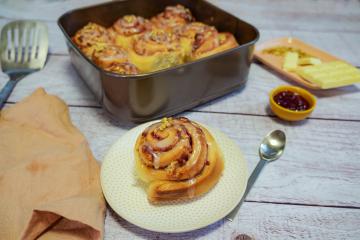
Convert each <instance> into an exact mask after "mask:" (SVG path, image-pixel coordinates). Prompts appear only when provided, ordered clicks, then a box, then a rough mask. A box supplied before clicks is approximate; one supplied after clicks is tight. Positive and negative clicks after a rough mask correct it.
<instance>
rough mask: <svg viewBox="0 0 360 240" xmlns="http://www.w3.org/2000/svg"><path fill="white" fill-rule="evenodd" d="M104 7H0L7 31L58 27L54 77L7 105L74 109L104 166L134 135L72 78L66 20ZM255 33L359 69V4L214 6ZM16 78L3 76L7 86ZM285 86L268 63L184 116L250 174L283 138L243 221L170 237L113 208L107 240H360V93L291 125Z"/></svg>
mask: <svg viewBox="0 0 360 240" xmlns="http://www.w3.org/2000/svg"><path fill="white" fill-rule="evenodd" d="M98 2H100V1H97V0H88V1H86V0H73V1H70V0H69V1H60V0H58V1H57V0H33V1H26V0H17V1H11V0H0V26H2V25H4V24H5V23H7V22H9V21H11V20H14V19H38V20H42V21H45V22H46V23H47V24H48V26H49V33H50V55H49V58H48V62H47V64H46V66H45V68H44V69H43V70H42V71H40V72H37V73H34V74H32V75H29V76H28V77H26V78H25V79H24V80H22V81H21V82H20V83H19V84H18V86H17V87H16V89H15V91H14V92H13V94H12V95H11V97H10V99H9V101H8V105H11V104H13V103H15V102H17V101H20V100H21V99H22V98H23V97H25V96H27V95H29V94H30V93H31V92H32V91H33V90H35V89H36V88H37V87H40V86H41V87H44V88H45V89H46V90H47V91H48V92H49V93H52V94H56V95H58V96H59V97H61V98H62V99H64V100H65V101H66V103H67V104H68V105H69V106H70V112H71V117H72V120H73V121H74V124H75V125H76V126H77V127H78V128H79V129H80V130H81V131H82V132H83V133H84V134H85V136H86V137H87V139H88V141H89V143H90V146H91V149H92V150H93V152H94V154H95V156H96V158H97V159H98V160H99V161H100V162H101V161H102V158H103V157H104V155H105V153H106V151H107V150H108V149H109V147H110V146H111V144H112V143H113V142H114V141H115V140H117V139H118V138H119V137H121V136H122V135H123V134H124V133H125V132H126V131H127V130H128V129H129V128H130V127H131V126H130V125H128V126H123V125H119V124H118V123H116V122H114V121H112V120H110V118H109V116H108V115H107V114H106V113H105V112H104V111H103V110H102V109H101V107H100V106H99V104H98V103H97V102H96V101H95V99H94V98H93V96H92V94H91V93H90V92H89V90H88V89H87V88H86V86H85V85H84V84H83V83H82V81H81V79H80V78H79V77H78V75H77V74H76V72H75V70H74V69H73V67H72V65H71V63H70V59H69V56H68V54H67V49H66V46H65V41H64V38H63V36H62V34H61V32H60V30H59V28H58V27H57V23H56V21H57V18H58V17H59V16H60V15H61V14H63V13H64V12H65V11H68V10H70V9H73V8H77V7H81V6H86V5H91V4H94V3H98ZM211 2H213V3H214V4H216V5H218V6H220V7H221V8H223V9H225V10H227V11H229V12H231V13H233V14H234V15H236V16H238V17H239V18H242V19H244V20H246V21H248V22H250V23H252V24H253V25H255V26H256V27H257V28H258V29H259V31H260V34H261V37H260V40H259V42H263V41H266V40H268V39H271V38H275V37H283V36H293V37H298V38H300V39H302V40H304V41H305V42H308V43H310V44H313V45H314V46H317V47H319V48H321V49H323V50H326V51H328V52H330V53H331V54H333V55H335V56H337V57H340V58H342V59H344V60H347V61H349V62H350V63H352V64H353V65H355V66H357V67H360V1H356V0H346V1H345V0H343V1H341V0H339V1H336V0H316V1H315V0H307V1H305V0H293V1H286V0H277V1H270V0H253V1H251V0H241V1H238V0H212V1H211ZM6 81H7V76H6V75H4V74H1V75H0V87H2V86H3V84H5V82H6ZM282 84H291V83H290V82H287V81H286V79H283V78H281V77H279V76H278V75H277V74H276V73H274V72H272V71H271V70H269V69H267V68H265V67H264V66H262V65H261V64H259V63H255V64H253V65H252V67H251V71H250V75H249V81H248V83H247V85H246V86H245V88H243V89H242V90H239V91H236V92H234V93H232V94H229V95H227V96H225V97H222V98H220V99H217V100H215V101H212V102H210V103H207V104H205V105H202V106H199V107H197V108H195V109H192V110H190V111H187V112H185V113H183V114H182V115H184V116H186V117H189V118H191V119H194V120H197V121H200V122H203V123H205V124H207V125H210V126H213V127H216V128H219V129H220V130H222V131H223V132H225V133H226V134H227V135H228V136H229V137H230V138H232V139H233V140H234V141H236V143H237V144H238V145H239V147H240V148H241V149H242V151H243V153H244V155H245V157H246V159H247V161H248V165H249V171H251V170H252V169H253V168H254V166H255V164H256V162H257V161H258V156H257V148H258V145H259V142H260V141H261V139H262V137H263V136H264V135H265V134H266V133H267V132H269V131H271V130H273V129H282V130H284V131H285V132H286V134H287V137H288V145H287V147H286V151H285V154H284V156H283V157H282V158H281V159H280V160H279V161H277V162H274V163H272V164H270V165H268V166H267V167H266V168H265V169H264V171H263V172H262V174H261V176H260V178H259V179H258V181H257V182H256V184H255V186H254V188H253V189H252V191H251V193H250V194H249V195H248V197H247V199H246V201H245V203H244V204H243V206H242V208H241V210H240V212H239V213H238V215H237V217H236V219H235V221H234V222H232V223H231V222H228V221H226V220H220V221H218V222H217V223H215V224H213V225H211V226H208V227H207V228H204V229H200V230H197V231H193V232H189V233H183V234H161V233H154V232H150V231H147V230H143V229H141V228H139V227H137V226H134V225H132V224H130V223H128V222H126V221H125V220H123V219H122V218H121V217H119V216H118V215H117V214H116V213H114V212H113V211H112V210H111V209H110V208H109V209H108V211H107V217H106V220H105V239H235V238H236V237H237V236H239V234H247V235H248V236H251V237H252V238H254V239H360V228H359V225H360V160H359V159H360V141H359V138H360V86H359V85H353V86H349V87H344V88H339V89H334V90H326V91H313V93H314V94H315V95H316V97H317V99H318V105H317V108H316V109H315V111H314V113H313V114H312V116H311V118H309V119H308V120H306V121H302V122H299V123H289V122H285V121H281V120H279V119H278V118H276V117H274V116H273V114H272V113H271V112H270V111H269V110H268V93H269V91H270V90H271V89H272V88H274V87H276V86H278V85H282Z"/></svg>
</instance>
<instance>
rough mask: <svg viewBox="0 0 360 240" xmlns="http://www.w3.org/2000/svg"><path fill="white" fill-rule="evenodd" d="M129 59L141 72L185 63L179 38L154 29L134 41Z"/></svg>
mask: <svg viewBox="0 0 360 240" xmlns="http://www.w3.org/2000/svg"><path fill="white" fill-rule="evenodd" d="M128 50H129V58H130V61H131V62H132V63H134V64H135V65H136V66H137V67H138V68H139V70H140V71H142V72H152V71H157V70H160V69H164V68H168V67H171V66H174V65H177V64H181V63H183V62H184V56H185V54H184V50H183V49H182V48H181V45H180V41H179V38H178V37H177V36H176V35H175V34H173V33H172V32H169V31H166V30H163V29H152V30H151V31H149V32H145V33H144V34H141V35H140V36H138V37H136V38H135V39H134V42H133V44H132V48H130V49H128Z"/></svg>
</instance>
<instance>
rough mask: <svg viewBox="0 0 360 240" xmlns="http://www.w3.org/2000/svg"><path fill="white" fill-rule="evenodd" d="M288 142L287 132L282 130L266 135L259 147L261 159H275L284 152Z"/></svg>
mask: <svg viewBox="0 0 360 240" xmlns="http://www.w3.org/2000/svg"><path fill="white" fill-rule="evenodd" d="M285 143H286V136H285V133H284V132H283V131H281V130H275V131H272V132H271V133H269V134H268V135H266V136H265V137H264V139H263V141H262V142H261V144H260V147H259V155H260V158H261V159H264V160H267V161H274V160H276V159H278V158H279V157H280V156H281V155H282V154H283V152H284V149H285Z"/></svg>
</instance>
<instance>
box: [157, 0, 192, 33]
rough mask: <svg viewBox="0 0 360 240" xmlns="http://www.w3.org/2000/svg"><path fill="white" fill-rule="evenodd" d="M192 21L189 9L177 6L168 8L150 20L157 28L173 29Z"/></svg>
mask: <svg viewBox="0 0 360 240" xmlns="http://www.w3.org/2000/svg"><path fill="white" fill-rule="evenodd" d="M192 21H194V17H193V16H192V14H191V12H190V10H189V9H187V8H185V7H184V6H182V5H180V4H178V5H176V6H168V7H166V8H165V10H164V11H163V12H161V13H159V14H158V15H157V16H155V17H153V18H152V19H151V22H152V23H153V24H154V25H155V26H156V27H158V28H175V27H178V26H182V25H184V24H187V23H190V22H192Z"/></svg>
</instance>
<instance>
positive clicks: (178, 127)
mask: <svg viewBox="0 0 360 240" xmlns="http://www.w3.org/2000/svg"><path fill="white" fill-rule="evenodd" d="M135 159H136V170H137V174H138V176H139V178H140V179H141V180H142V181H144V182H145V183H147V184H148V190H147V194H148V199H149V201H150V202H153V203H157V202H163V201H169V200H178V199H190V198H194V197H196V196H199V195H201V194H204V193H206V192H208V191H209V190H210V189H211V188H212V187H213V186H214V185H215V184H216V183H217V182H218V180H219V178H220V176H221V174H222V170H223V160H222V155H221V153H220V150H219V148H218V146H217V144H216V142H215V140H214V139H213V137H212V136H211V134H210V133H209V132H208V131H207V130H206V129H205V128H204V127H202V126H200V125H198V124H196V123H194V122H192V121H190V120H188V119H186V118H177V119H167V118H165V119H163V120H162V122H158V123H155V124H153V125H151V126H149V127H148V128H147V129H145V131H144V132H143V133H142V134H141V135H140V136H139V137H138V139H137V141H136V146H135Z"/></svg>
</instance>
